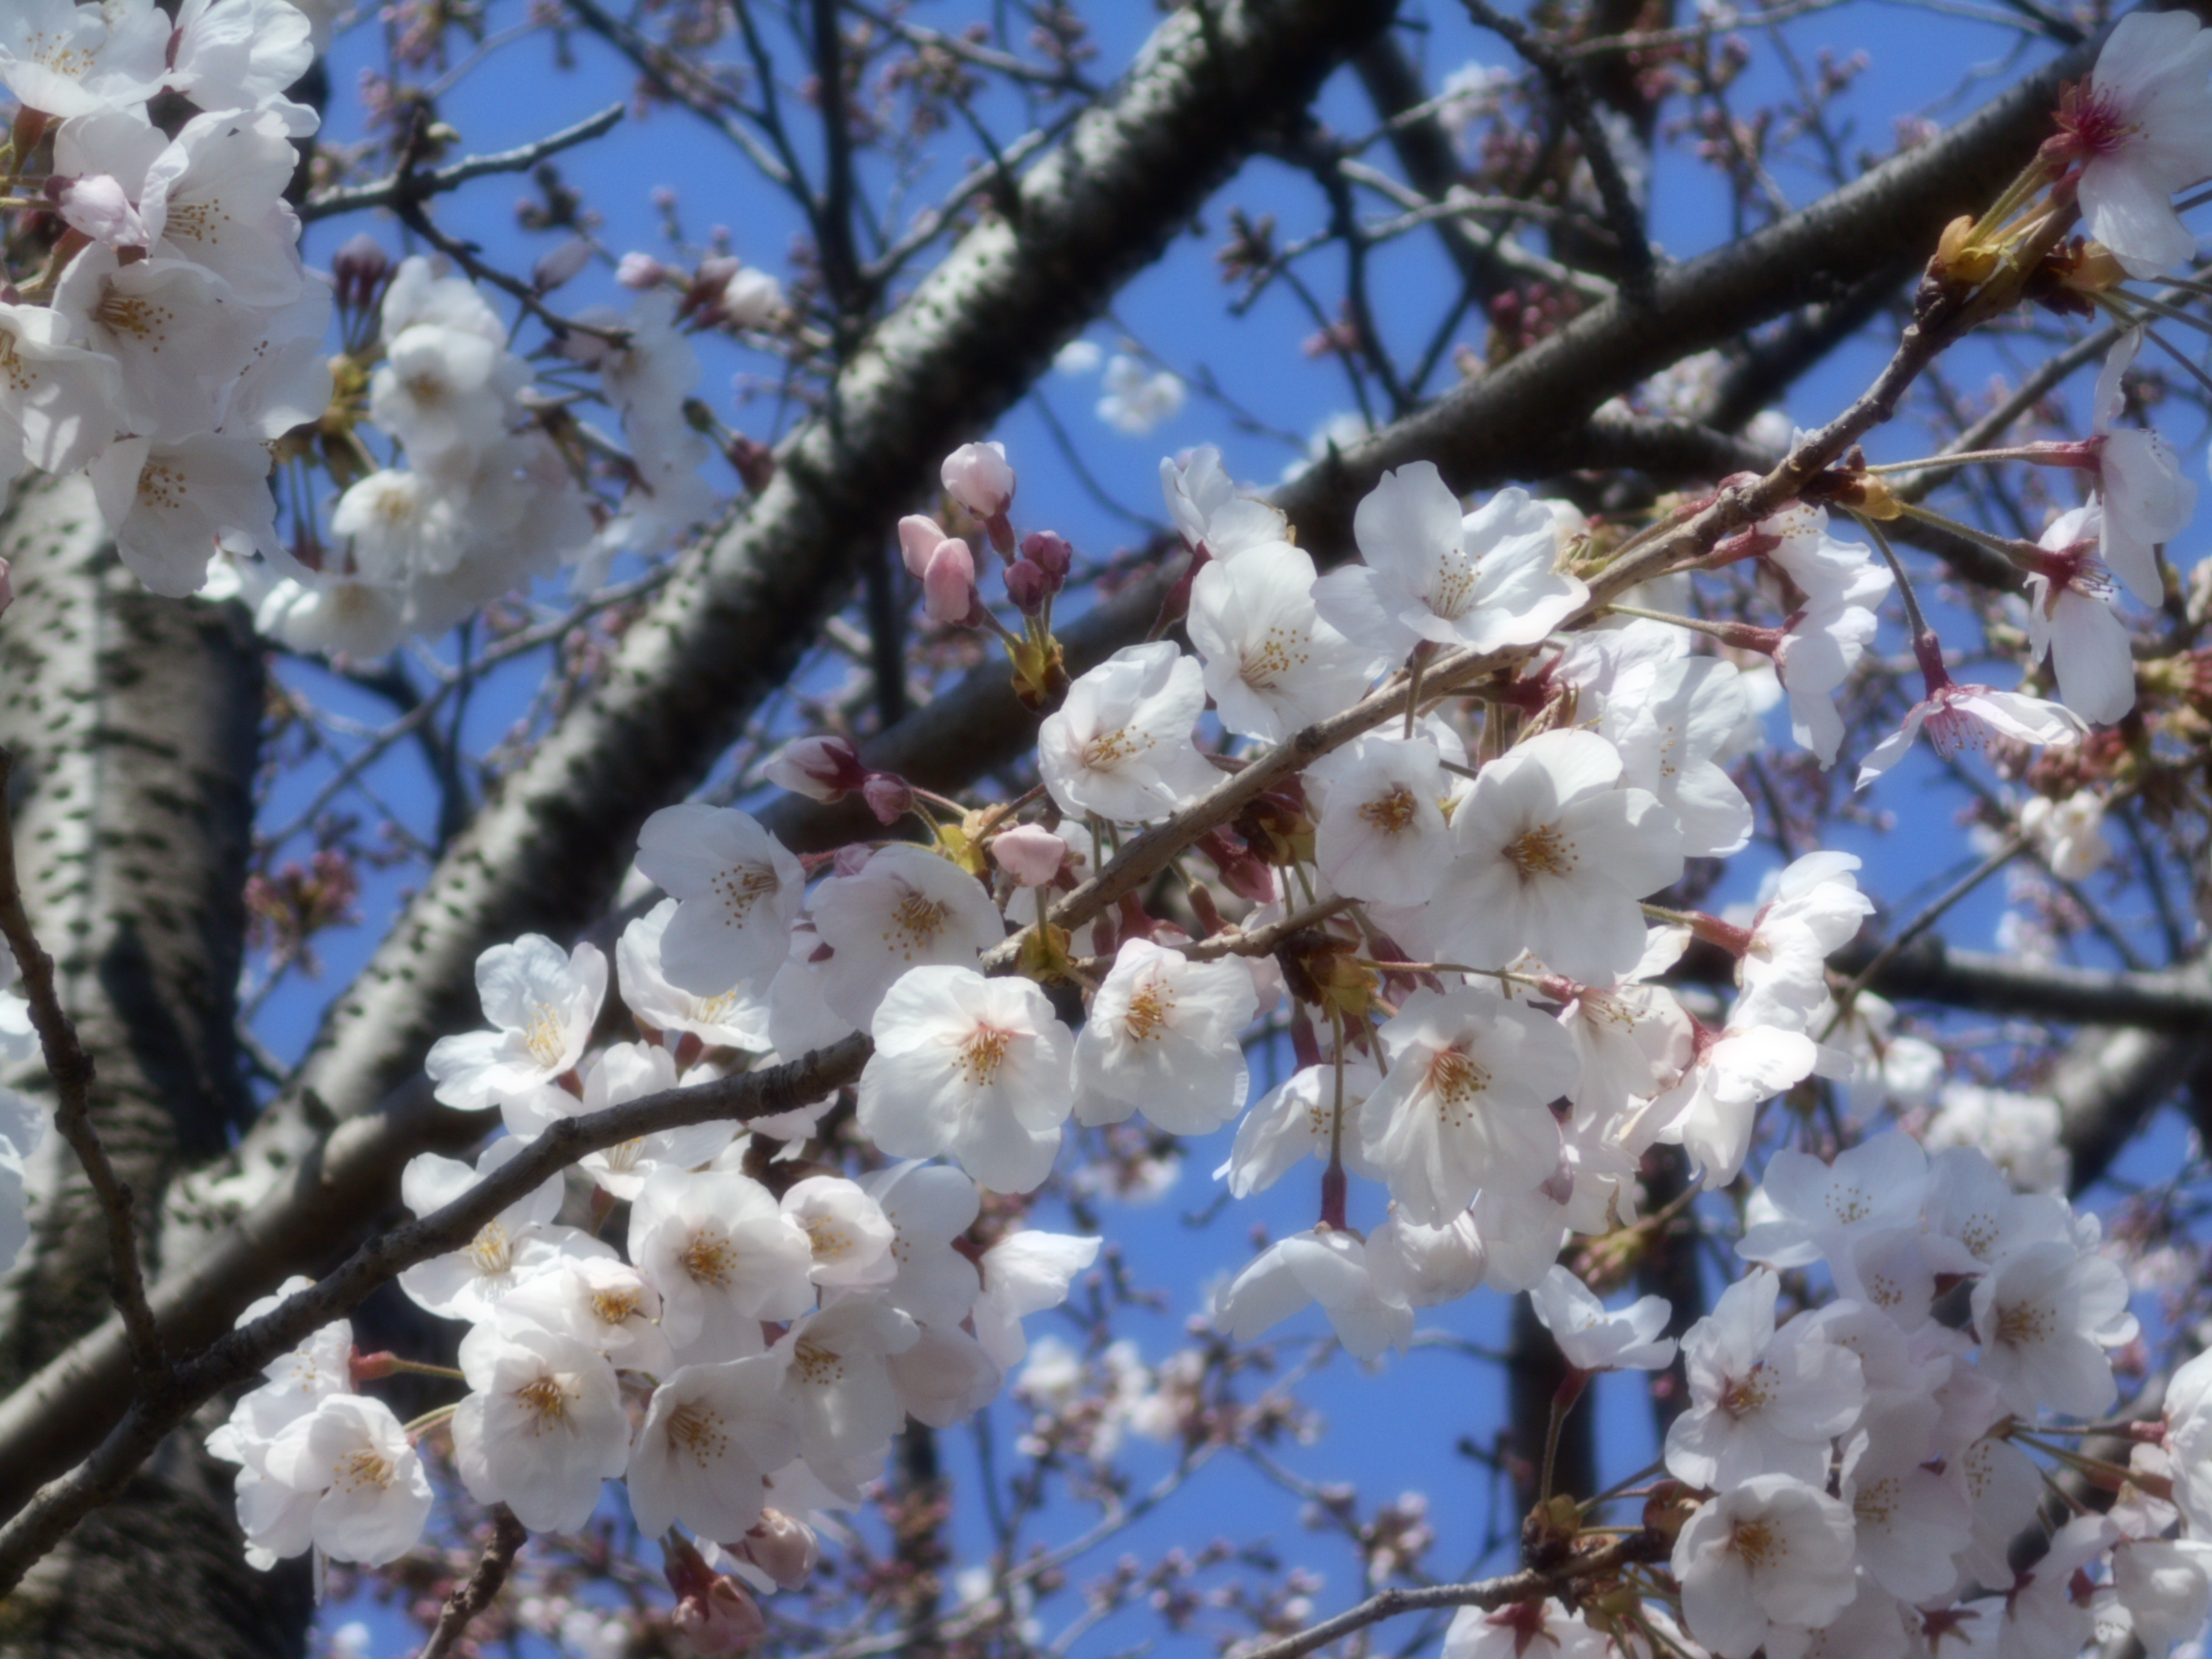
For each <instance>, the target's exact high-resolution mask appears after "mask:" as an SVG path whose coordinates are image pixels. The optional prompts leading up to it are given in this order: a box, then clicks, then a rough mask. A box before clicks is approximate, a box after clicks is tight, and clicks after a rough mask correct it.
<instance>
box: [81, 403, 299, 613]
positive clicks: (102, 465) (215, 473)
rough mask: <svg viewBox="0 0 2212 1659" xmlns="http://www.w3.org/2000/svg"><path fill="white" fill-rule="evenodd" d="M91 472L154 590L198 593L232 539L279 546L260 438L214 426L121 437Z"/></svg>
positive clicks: (116, 530)
mask: <svg viewBox="0 0 2212 1659" xmlns="http://www.w3.org/2000/svg"><path fill="white" fill-rule="evenodd" d="M91 471H92V492H93V499H94V501H97V502H98V503H99V504H100V517H101V518H102V519H104V520H106V523H107V527H108V529H109V530H110V531H111V532H112V533H113V535H114V537H115V550H116V551H117V552H118V554H120V555H121V556H122V558H123V562H124V563H125V565H126V566H128V567H129V568H130V571H131V574H132V575H134V576H136V577H137V578H138V580H140V581H141V582H143V583H144V584H145V585H146V586H147V587H148V588H149V589H150V590H151V591H152V592H155V593H159V594H161V595H163V596H165V597H167V598H169V599H182V598H184V597H185V596H186V595H187V594H191V593H196V592H198V591H199V588H200V584H201V583H203V582H204V581H205V580H207V571H208V561H209V560H210V559H212V558H213V557H214V556H215V554H216V547H217V546H218V545H219V544H222V543H224V542H226V541H230V542H234V543H235V544H241V545H244V546H247V547H252V548H255V549H258V550H261V551H263V552H264V553H265V552H267V551H269V550H271V549H273V548H275V547H276V499H275V497H274V496H272V495H270V490H269V450H268V447H267V446H266V445H264V444H263V443H261V442H260V441H258V440H256V439H252V438H231V437H225V436H223V435H222V434H220V433H214V432H202V433H198V434H196V435H193V436H191V437H188V438H182V439H179V440H177V441H174V442H169V441H155V440H152V439H148V438H119V439H118V440H117V441H115V442H114V443H113V444H112V446H110V447H109V448H108V450H107V452H106V453H105V454H103V455H101V456H100V459H97V460H95V461H94V462H93V464H92V469H91Z"/></svg>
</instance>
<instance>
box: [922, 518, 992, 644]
mask: <svg viewBox="0 0 2212 1659" xmlns="http://www.w3.org/2000/svg"><path fill="white" fill-rule="evenodd" d="M978 597H979V596H978V595H977V593H976V592H975V555H974V554H973V553H971V552H969V550H968V544H967V543H965V542H963V541H962V540H960V539H959V538H957V537H955V536H947V537H946V538H945V539H944V540H943V541H941V542H939V543H938V544H937V550H936V551H935V552H933V553H932V554H931V555H930V556H929V563H928V565H927V567H926V568H924V569H923V571H922V573H921V609H922V614H923V615H925V616H926V617H928V618H929V619H930V621H932V622H933V623H938V624H939V625H940V626H951V627H956V628H957V627H961V626H963V625H965V624H966V623H967V621H968V618H969V613H970V612H972V611H974V610H975V605H976V601H977V599H978Z"/></svg>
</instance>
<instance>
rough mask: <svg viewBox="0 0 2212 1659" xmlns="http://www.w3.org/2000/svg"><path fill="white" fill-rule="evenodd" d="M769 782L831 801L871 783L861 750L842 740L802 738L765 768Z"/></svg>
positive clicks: (778, 753) (777, 754)
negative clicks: (861, 759) (861, 757)
mask: <svg viewBox="0 0 2212 1659" xmlns="http://www.w3.org/2000/svg"><path fill="white" fill-rule="evenodd" d="M762 770H763V772H764V773H765V774H766V775H767V777H768V781H769V782H770V783H773V784H775V785H776V786H777V787H779V788H783V789H788V790H790V791H791V792H792V793H793V794H795V795H805V796H808V797H810V798H811V799H815V800H821V801H831V800H836V799H838V798H839V797H840V796H842V795H843V794H845V793H848V791H851V790H854V789H858V788H860V787H861V785H863V784H865V783H866V781H868V774H867V769H866V768H865V767H863V766H862V765H861V764H860V750H857V749H855V748H854V747H853V745H852V744H849V743H848V742H846V741H845V739H844V738H797V739H795V740H794V741H793V742H790V743H787V744H784V746H783V747H782V748H781V749H780V750H777V751H776V752H775V754H774V755H773V756H771V757H769V763H768V764H767V765H766V766H765V767H763V769H762Z"/></svg>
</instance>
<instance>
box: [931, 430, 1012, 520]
mask: <svg viewBox="0 0 2212 1659" xmlns="http://www.w3.org/2000/svg"><path fill="white" fill-rule="evenodd" d="M943 477H944V479H945V494H946V495H950V496H951V497H952V499H953V500H954V501H957V502H959V503H960V505H961V506H963V507H966V508H967V509H968V510H969V512H970V513H974V514H975V516H976V517H977V518H979V519H985V520H989V519H995V518H997V517H999V516H1000V514H1002V513H1005V512H1006V508H1007V507H1010V506H1012V504H1013V499H1014V469H1013V468H1012V467H1011V466H1008V465H1006V445H1004V444H995V443H994V444H963V445H961V446H960V447H959V448H957V449H956V450H954V451H953V452H952V453H951V454H950V455H947V456H946V457H945V468H944V472H943Z"/></svg>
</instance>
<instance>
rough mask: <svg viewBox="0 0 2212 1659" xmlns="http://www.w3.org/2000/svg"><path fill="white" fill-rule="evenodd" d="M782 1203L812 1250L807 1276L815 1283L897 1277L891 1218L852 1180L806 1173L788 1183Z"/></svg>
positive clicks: (874, 1281)
mask: <svg viewBox="0 0 2212 1659" xmlns="http://www.w3.org/2000/svg"><path fill="white" fill-rule="evenodd" d="M781 1203H782V1207H783V1212H784V1214H786V1215H787V1216H789V1217H790V1218H792V1219H793V1221H795V1222H797V1223H798V1224H799V1229H800V1231H803V1232H804V1233H805V1235H806V1237H807V1242H808V1243H809V1244H810V1245H811V1248H812V1249H813V1252H814V1265H813V1266H812V1267H811V1268H809V1269H808V1270H807V1277H808V1278H810V1279H812V1280H813V1281H814V1282H815V1283H816V1284H817V1285H882V1284H884V1283H886V1282H888V1281H889V1280H890V1279H894V1278H896V1276H897V1274H898V1267H899V1264H898V1260H897V1258H896V1256H894V1255H891V1244H892V1243H893V1241H894V1239H895V1238H896V1231H895V1230H894V1229H893V1227H892V1225H891V1222H890V1217H889V1216H886V1215H885V1214H884V1212H883V1209H882V1207H881V1206H878V1204H877V1202H876V1200H874V1199H873V1198H872V1197H871V1196H869V1194H867V1193H866V1191H864V1190H863V1189H862V1188H860V1186H859V1185H858V1184H857V1183H855V1182H850V1181H847V1180H845V1179H844V1178H843V1177H842V1176H808V1177H807V1178H806V1179H805V1180H804V1181H799V1182H793V1183H792V1185H791V1187H790V1188H789V1190H787V1192H786V1193H785V1194H784V1195H783V1198H782V1200H781Z"/></svg>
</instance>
